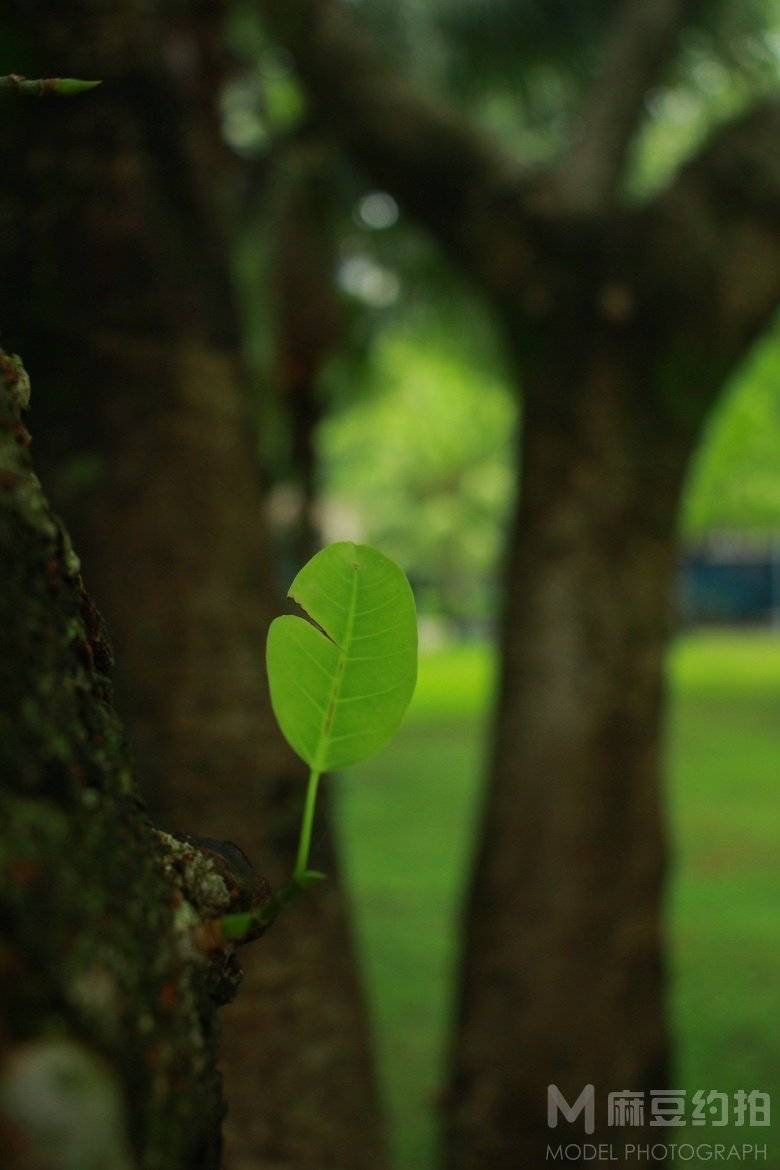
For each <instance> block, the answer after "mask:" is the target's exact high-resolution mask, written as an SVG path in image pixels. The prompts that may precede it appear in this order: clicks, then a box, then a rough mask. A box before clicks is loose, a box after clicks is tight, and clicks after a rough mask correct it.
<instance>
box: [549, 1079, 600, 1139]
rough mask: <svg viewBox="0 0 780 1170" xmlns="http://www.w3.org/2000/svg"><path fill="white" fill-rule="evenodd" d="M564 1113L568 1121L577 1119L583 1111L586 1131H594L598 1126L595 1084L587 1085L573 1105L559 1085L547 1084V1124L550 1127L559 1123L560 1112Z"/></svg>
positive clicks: (552, 1127)
mask: <svg viewBox="0 0 780 1170" xmlns="http://www.w3.org/2000/svg"><path fill="white" fill-rule="evenodd" d="M559 1113H562V1114H563V1116H564V1117H565V1118H566V1120H567V1121H576V1120H577V1118H578V1117H579V1115H580V1114H581V1113H584V1114H585V1133H593V1131H594V1129H595V1128H596V1090H595V1089H594V1087H593V1085H586V1086H585V1088H584V1089H583V1090H582V1092H581V1093H580V1095H579V1097H578V1098H577V1100H576V1101H575V1102H574V1104H573V1105H570V1104H569V1103H568V1101H567V1100H566V1098H565V1097H564V1095H563V1093H562V1092H561V1090H560V1089H559V1088H558V1086H557V1085H548V1086H547V1124H548V1125H549V1127H550V1129H555V1128H556V1126H557V1125H558V1114H559Z"/></svg>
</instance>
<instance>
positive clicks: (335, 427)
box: [320, 314, 780, 631]
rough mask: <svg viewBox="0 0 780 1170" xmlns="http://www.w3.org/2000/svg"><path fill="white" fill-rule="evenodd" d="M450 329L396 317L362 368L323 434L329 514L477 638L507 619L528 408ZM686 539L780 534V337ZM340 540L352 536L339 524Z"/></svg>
mask: <svg viewBox="0 0 780 1170" xmlns="http://www.w3.org/2000/svg"><path fill="white" fill-rule="evenodd" d="M454 327H455V326H454V324H452V325H451V326H450V329H449V330H448V329H447V327H446V325H444V324H443V323H442V321H441V319H440V318H436V319H434V320H433V321H432V322H431V321H429V320H427V319H426V317H425V315H424V314H416V315H411V316H408V315H407V316H402V315H398V314H397V315H396V317H395V319H394V321H392V322H390V323H389V324H388V325H387V327H386V328H385V329H384V331H382V332H380V333H379V335H378V337H377V338H376V342H375V345H374V347H373V350H372V352H371V354H370V356H369V358H368V359H367V360H366V362H365V363H364V365H363V368H362V391H363V394H362V397H361V398H360V399H359V400H357V401H355V402H354V403H352V404H350V403H349V402H347V403H346V404H345V405H344V407H343V408H342V409H340V410H338V411H335V412H333V413H332V414H331V416H330V417H329V418H328V419H327V420H326V422H325V423H324V424H323V426H322V429H321V436H320V453H321V458H322V461H323V486H324V491H325V499H326V512H325V515H326V517H327V516H328V514H329V512H333V513H335V516H336V523H337V525H338V524H339V523H342V522H343V517H344V516H345V515H346V516H347V518H348V523H349V524H351V525H352V526H353V527H352V528H351V529H350V530H349V531H348V532H347V533H346V535H350V536H352V535H354V536H355V537H356V538H358V539H366V540H368V541H370V542H371V543H373V544H377V545H378V546H379V547H380V548H383V549H384V550H385V551H386V552H387V553H388V554H389V555H390V556H392V557H394V558H395V559H396V560H398V561H399V562H400V563H401V564H402V565H403V566H404V568H405V569H406V571H407V572H408V573H409V574H410V576H411V578H412V580H413V582H414V585H415V592H416V594H417V598H418V604H419V606H420V610H421V613H423V614H426V615H438V616H441V617H443V618H445V619H447V620H448V621H449V622H450V623H452V624H454V625H455V626H456V627H460V628H461V629H463V630H466V631H468V630H469V629H473V628H474V627H475V626H476V627H480V626H481V625H484V623H485V622H487V621H488V620H489V619H490V618H491V616H492V615H493V613H494V609H495V605H496V590H497V585H496V579H497V569H498V563H499V560H500V555H501V547H502V534H503V527H504V522H505V519H506V516H507V510H508V508H509V507H510V506H511V498H512V484H513V478H514V458H515V457H514V452H515V442H514V433H515V430H516V425H517V411H516V407H515V404H514V401H513V399H512V397H511V396H510V394H509V392H508V390H507V388H506V386H505V383H504V380H503V378H502V375H501V368H500V363H499V361H498V359H497V358H496V357H495V355H491V353H490V352H489V348H488V347H485V348H483V349H482V351H481V353H479V354H477V353H476V352H475V349H474V348H473V347H469V346H466V345H464V343H463V341H462V340H458V339H457V338H453V334H452V330H453V329H454ZM682 524H683V535H684V537H687V538H689V539H699V538H701V537H704V536H706V535H708V534H711V533H713V532H722V531H729V532H739V533H748V534H755V535H756V536H759V537H761V536H763V535H766V534H770V533H774V532H778V533H780V332H778V331H777V330H775V331H773V332H772V333H770V335H769V336H768V337H767V338H766V339H765V340H764V341H763V342H762V343H761V344H760V345H759V346H758V347H757V349H756V351H755V353H754V355H753V356H752V358H751V360H750V361H749V362H748V363H747V364H746V366H745V367H744V368H743V369H742V370H741V371H740V372H739V373H738V375H737V376H736V377H735V379H734V380H733V382H732V384H731V386H730V387H729V388H728V390H727V391H726V393H725V395H724V397H723V401H722V403H721V405H720V407H719V409H718V410H717V411H716V413H715V415H714V416H713V418H712V421H711V424H710V426H709V428H708V431H707V433H706V435H705V438H704V441H703V443H702V446H701V449H700V451H699V453H698V456H697V458H696V460H695V463H694V466H693V467H692V469H691V474H690V480H689V485H688V490H687V494H686V500H685V507H684V513H683V520H682ZM332 535H333V537H334V538H338V537H340V536H341V535H344V533H343V532H341V531H340V530H339V529H338V527H337V529H336V531H335V532H334V533H333V534H332Z"/></svg>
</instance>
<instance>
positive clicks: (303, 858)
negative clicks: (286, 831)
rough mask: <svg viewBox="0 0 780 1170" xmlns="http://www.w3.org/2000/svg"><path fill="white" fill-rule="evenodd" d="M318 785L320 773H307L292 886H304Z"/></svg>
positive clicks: (314, 770)
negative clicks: (307, 781) (307, 778)
mask: <svg viewBox="0 0 780 1170" xmlns="http://www.w3.org/2000/svg"><path fill="white" fill-rule="evenodd" d="M319 783H320V773H319V772H318V771H317V770H316V769H315V768H312V770H311V771H310V772H309V783H308V784H307V786H306V800H305V803H304V806H303V819H302V821H301V835H300V837H299V839H298V857H297V859H296V862H295V870H294V872H293V876H292V880H293V884H305V883H306V878H307V875H308V869H309V853H310V851H311V833H312V826H313V825H314V809H315V807H316V804H317V788H318V786H319Z"/></svg>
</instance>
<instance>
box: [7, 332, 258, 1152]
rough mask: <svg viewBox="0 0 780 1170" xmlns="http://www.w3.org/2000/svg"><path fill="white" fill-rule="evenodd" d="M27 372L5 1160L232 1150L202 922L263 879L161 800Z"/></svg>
mask: <svg viewBox="0 0 780 1170" xmlns="http://www.w3.org/2000/svg"><path fill="white" fill-rule="evenodd" d="M27 392H28V384H27V381H26V375H25V374H24V373H23V371H22V368H21V364H20V363H18V361H17V360H15V359H12V358H9V357H8V356H7V355H6V354H4V353H2V352H0V562H2V565H3V587H2V590H0V624H1V625H2V629H3V638H2V656H1V657H0V872H2V881H1V882H0V921H2V927H3V938H2V945H1V946H0V1163H2V1165H3V1167H5V1170H184V1168H185V1167H186V1170H219V1167H220V1164H221V1157H220V1156H221V1125H222V1114H223V1106H222V1097H221V1087H220V1078H219V1075H218V1073H217V1032H216V1010H217V1006H218V1005H219V1004H220V1003H223V1002H225V1001H226V999H227V998H229V997H230V995H231V994H232V993H233V992H234V991H235V989H236V987H237V985H238V976H239V970H238V967H237V964H236V963H235V960H234V957H233V955H232V952H231V951H230V948H226V949H224V950H217V951H212V953H211V954H210V955H207V954H206V952H205V951H204V950H203V949H202V947H201V946H200V945H199V939H198V928H199V925H200V923H201V922H203V921H206V920H209V919H212V918H214V917H216V916H219V915H220V914H223V913H225V912H228V911H231V910H234V909H236V908H238V907H240V906H241V905H244V906H246V907H247V908H249V907H250V906H252V905H256V904H260V902H261V901H262V895H261V885H260V883H257V887H256V888H257V891H258V894H259V896H258V897H257V898H256V897H255V896H254V891H253V887H252V883H251V882H247V881H246V880H245V877H246V875H243V874H242V875H241V880H240V882H239V881H236V880H234V875H233V874H232V873H231V870H230V867H226V866H224V865H223V864H222V860H221V858H220V856H219V855H218V854H216V853H213V852H207V851H202V850H200V849H199V848H197V847H195V846H194V845H193V844H192V843H187V842H183V841H181V840H177V839H175V838H174V837H172V836H170V835H168V834H167V833H162V832H160V831H158V830H156V829H155V828H154V827H153V825H152V824H151V822H150V821H149V819H148V817H147V815H146V813H145V812H144V808H143V805H142V803H141V801H140V798H139V796H138V793H137V789H136V786H135V782H134V778H133V775H132V772H131V767H130V763H129V760H128V753H127V749H126V745H125V738H124V733H123V729H122V726H121V724H120V722H119V720H118V718H117V716H116V714H115V712H114V708H113V705H112V696H111V681H110V677H109V673H110V668H111V650H110V648H109V646H108V643H107V641H106V636H105V630H104V627H103V623H102V621H101V618H100V615H99V614H98V612H97V610H96V609H95V607H94V605H93V603H92V601H91V599H90V598H89V596H88V595H87V594H86V592H85V591H84V585H83V582H82V579H81V575H80V566H79V561H78V557H77V556H76V554H75V552H74V551H73V548H72V546H71V543H70V540H69V537H68V535H67V533H66V532H65V530H64V528H63V527H62V526H61V524H60V523H59V522H58V520H57V519H56V517H55V516H54V515H53V514H52V513H51V511H50V509H49V506H48V504H47V502H46V499H45V497H44V495H43V492H42V489H41V486H40V484H39V482H38V480H37V478H36V476H35V475H34V473H33V470H32V465H31V460H30V455H29V450H28V448H29V434H28V433H27V431H26V428H25V426H24V422H23V420H22V414H21V411H22V408H23V407H24V406H26V400H27Z"/></svg>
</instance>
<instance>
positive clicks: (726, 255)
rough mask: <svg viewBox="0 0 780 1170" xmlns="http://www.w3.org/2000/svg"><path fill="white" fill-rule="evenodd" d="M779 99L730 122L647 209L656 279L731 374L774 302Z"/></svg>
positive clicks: (778, 285) (779, 236) (778, 260)
mask: <svg viewBox="0 0 780 1170" xmlns="http://www.w3.org/2000/svg"><path fill="white" fill-rule="evenodd" d="M779 141H780V96H778V97H776V98H774V99H772V100H770V101H767V102H765V103H762V104H761V105H759V106H756V107H754V108H753V109H751V110H749V111H748V112H747V113H746V114H743V115H742V116H741V117H739V118H737V119H735V120H733V121H731V122H728V123H727V124H726V125H725V126H723V127H721V129H720V130H719V131H717V132H716V133H715V135H713V137H712V138H711V139H710V141H709V143H707V144H706V145H705V146H704V148H703V149H702V150H701V151H700V152H699V153H698V154H697V155H695V156H694V157H693V158H692V159H691V160H690V161H689V162H688V163H687V164H686V166H685V167H683V169H682V170H681V171H680V173H679V175H678V176H677V178H676V179H675V180H674V181H673V183H672V184H671V185H670V186H669V187H668V188H667V190H666V191H664V192H662V193H661V194H660V195H659V196H658V197H657V198H656V200H654V203H653V204H652V205H651V207H650V208H649V211H650V213H651V215H652V216H653V217H654V219H655V224H654V236H653V240H652V247H653V250H654V253H655V255H656V257H657V259H658V263H659V265H660V267H661V268H662V272H661V273H660V275H661V278H662V279H665V280H666V281H667V284H668V287H669V288H670V289H671V288H675V287H676V288H677V290H678V292H679V293H680V294H681V296H682V297H684V298H686V301H687V303H688V304H689V306H690V313H689V314H688V316H689V321H690V323H694V321H693V319H694V318H695V324H696V326H697V328H698V329H699V330H700V332H701V334H702V335H703V336H704V339H705V341H706V343H707V346H708V350H709V353H710V357H711V360H712V361H713V362H717V363H718V364H719V365H720V366H721V367H722V368H724V369H729V368H730V367H731V366H733V365H734V363H735V362H737V361H738V360H739V359H740V358H741V357H742V356H743V355H744V353H745V350H746V348H747V347H748V346H749V345H750V344H751V343H752V342H753V340H754V339H755V338H756V336H757V335H758V333H759V332H760V331H761V330H762V329H763V328H764V327H765V326H766V324H767V323H768V321H769V319H770V318H771V316H772V314H773V313H774V312H775V311H776V309H777V306H778V304H779V303H780V154H778V150H777V144H778V142H779Z"/></svg>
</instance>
